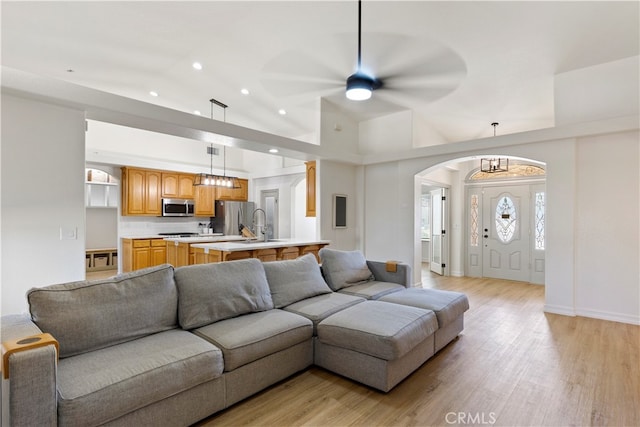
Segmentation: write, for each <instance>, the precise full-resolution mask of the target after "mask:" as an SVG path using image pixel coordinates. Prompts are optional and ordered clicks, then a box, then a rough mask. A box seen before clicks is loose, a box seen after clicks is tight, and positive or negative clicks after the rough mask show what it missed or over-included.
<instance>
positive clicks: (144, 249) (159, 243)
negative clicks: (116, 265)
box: [122, 239, 167, 273]
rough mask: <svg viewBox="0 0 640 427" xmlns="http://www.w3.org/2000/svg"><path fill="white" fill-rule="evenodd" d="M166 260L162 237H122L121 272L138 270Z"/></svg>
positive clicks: (164, 244)
mask: <svg viewBox="0 0 640 427" xmlns="http://www.w3.org/2000/svg"><path fill="white" fill-rule="evenodd" d="M166 262H167V245H166V243H165V241H164V240H163V239H122V272H123V273H127V272H129V271H134V270H140V269H141V268H147V267H153V266H155V265H161V264H164V263H166Z"/></svg>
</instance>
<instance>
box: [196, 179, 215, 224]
mask: <svg viewBox="0 0 640 427" xmlns="http://www.w3.org/2000/svg"><path fill="white" fill-rule="evenodd" d="M194 199H195V204H196V206H195V212H194V214H195V216H209V217H211V216H215V215H216V207H215V202H216V200H215V199H216V188H215V187H210V186H208V185H198V186H197V187H195V196H194Z"/></svg>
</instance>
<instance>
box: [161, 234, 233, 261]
mask: <svg viewBox="0 0 640 427" xmlns="http://www.w3.org/2000/svg"><path fill="white" fill-rule="evenodd" d="M164 240H165V242H166V248H167V261H166V262H168V263H169V264H171V265H173V266H174V267H183V266H185V265H192V264H195V252H194V249H193V247H192V245H193V244H195V243H216V242H234V241H242V240H245V238H244V237H242V236H228V235H227V236H225V235H222V234H216V235H201V236H194V237H167V238H165V239H164Z"/></svg>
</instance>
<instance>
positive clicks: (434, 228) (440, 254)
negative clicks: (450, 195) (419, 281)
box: [429, 188, 447, 275]
mask: <svg viewBox="0 0 640 427" xmlns="http://www.w3.org/2000/svg"><path fill="white" fill-rule="evenodd" d="M446 206H447V203H446V190H445V189H444V188H439V189H437V190H432V191H431V259H430V261H429V267H430V268H431V271H433V272H434V273H437V274H440V275H443V274H444V273H445V268H446V258H447V257H446V255H447V244H446V243H447V239H446V237H447V236H446V217H447V216H446V213H447V207H446Z"/></svg>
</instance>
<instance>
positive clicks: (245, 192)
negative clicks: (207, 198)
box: [216, 178, 249, 202]
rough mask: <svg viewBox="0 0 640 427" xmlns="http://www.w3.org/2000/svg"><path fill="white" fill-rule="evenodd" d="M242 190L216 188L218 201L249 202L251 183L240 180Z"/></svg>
mask: <svg viewBox="0 0 640 427" xmlns="http://www.w3.org/2000/svg"><path fill="white" fill-rule="evenodd" d="M238 183H239V184H240V188H224V187H217V188H216V200H235V201H239V202H246V201H248V200H249V181H248V180H246V179H242V178H238Z"/></svg>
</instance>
